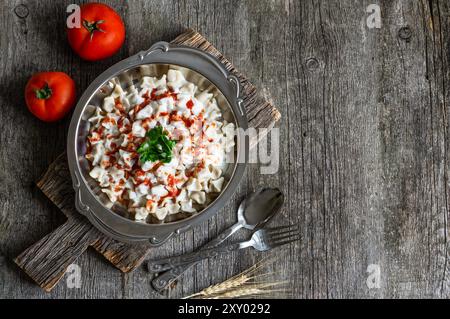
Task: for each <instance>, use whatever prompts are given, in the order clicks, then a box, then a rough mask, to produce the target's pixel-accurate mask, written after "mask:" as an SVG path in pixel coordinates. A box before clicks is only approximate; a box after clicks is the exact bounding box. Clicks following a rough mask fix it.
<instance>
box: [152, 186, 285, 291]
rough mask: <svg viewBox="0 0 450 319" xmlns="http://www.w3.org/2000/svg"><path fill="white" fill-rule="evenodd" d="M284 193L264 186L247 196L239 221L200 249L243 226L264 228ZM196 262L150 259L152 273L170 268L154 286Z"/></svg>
mask: <svg viewBox="0 0 450 319" xmlns="http://www.w3.org/2000/svg"><path fill="white" fill-rule="evenodd" d="M283 202H284V195H283V193H281V191H280V190H279V189H277V188H262V189H259V190H257V191H255V192H253V193H251V194H250V195H249V196H247V197H246V198H245V199H244V200H243V201H242V202H241V204H240V205H239V208H238V211H237V216H238V221H237V223H236V224H234V225H233V226H231V227H229V228H227V229H226V230H225V231H223V232H222V233H221V234H220V235H219V236H218V237H217V238H216V239H214V240H212V241H210V242H209V243H207V244H206V245H204V246H203V247H202V248H200V250H203V249H210V248H213V247H216V246H218V245H220V244H221V243H222V242H223V241H225V240H226V239H227V238H228V237H230V236H231V235H233V234H234V233H235V232H236V231H238V230H239V229H241V228H246V229H248V230H257V229H259V228H262V227H263V226H264V225H265V224H266V223H267V222H268V221H269V220H270V219H271V218H272V217H273V216H275V215H276V214H277V213H278V212H279V211H280V208H281V207H282V206H283ZM195 264H196V263H195V262H193V263H190V264H186V265H183V266H178V267H173V266H172V265H171V263H170V258H166V259H161V260H156V261H152V260H151V261H149V262H148V264H147V266H148V270H149V272H151V273H158V272H161V271H165V270H169V269H170V270H169V271H166V272H165V273H163V274H162V275H160V276H158V277H156V278H155V279H153V281H152V286H153V287H154V288H155V289H156V290H162V289H164V288H165V287H167V286H168V285H169V284H170V283H171V282H172V281H173V280H175V279H176V278H178V277H179V276H180V275H182V274H183V273H184V272H185V271H186V270H187V269H188V268H190V267H191V266H193V265H195Z"/></svg>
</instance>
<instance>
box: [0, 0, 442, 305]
mask: <svg viewBox="0 0 450 319" xmlns="http://www.w3.org/2000/svg"><path fill="white" fill-rule="evenodd" d="M70 2H73V1H66V2H64V1H58V2H55V1H39V2H38V1H31V0H28V1H20V2H19V1H6V2H2V4H0V26H2V30H4V32H2V33H1V34H0V52H1V53H2V54H0V64H1V65H2V66H3V67H2V69H1V70H0V93H1V94H0V106H1V107H2V121H0V130H1V132H2V134H0V145H1V147H0V181H1V182H2V183H0V266H1V267H0V280H1V282H2V283H4V284H3V285H0V296H7V297H14V296H15V297H17V296H22V297H30V298H42V297H68V298H70V297H81V298H91V297H125V298H136V297H142V298H157V297H164V296H158V295H156V294H155V293H154V292H152V290H151V289H150V280H151V278H149V276H148V275H147V274H146V272H145V270H144V269H141V268H139V269H137V270H136V271H134V272H133V273H129V274H121V273H120V272H117V271H115V270H114V269H113V268H112V267H110V266H109V265H108V264H107V263H105V262H103V261H102V260H101V259H100V258H99V257H97V256H96V255H95V254H94V253H90V254H88V255H83V256H81V257H80V260H79V262H77V263H78V264H80V266H81V268H82V270H83V272H82V277H83V281H82V282H83V283H82V288H81V289H68V288H67V287H66V286H65V285H58V286H57V287H55V289H54V290H53V291H52V292H51V293H50V294H47V295H44V294H43V293H42V292H41V290H40V289H39V288H36V287H35V286H34V284H32V283H31V282H30V281H29V280H27V277H26V275H22V273H21V272H20V271H18V269H17V268H16V267H15V266H14V265H13V264H12V262H11V259H12V258H13V257H14V256H15V255H17V254H18V253H19V252H20V251H21V250H23V249H24V248H25V247H27V246H28V245H29V244H31V243H33V242H35V241H37V240H38V239H39V238H41V237H42V236H44V235H45V234H47V233H48V232H50V231H51V230H52V229H55V228H57V227H58V225H60V224H61V222H62V218H61V217H60V212H59V211H58V210H57V209H56V208H54V207H53V205H52V204H51V203H48V201H46V200H45V199H44V198H43V196H42V195H41V194H40V192H39V191H36V190H33V189H32V187H31V186H30V185H31V184H32V183H33V182H34V181H35V180H37V179H38V177H39V176H40V174H41V173H42V172H43V171H44V170H45V168H46V166H47V165H48V163H49V162H50V161H51V160H53V159H54V158H56V156H57V155H58V154H59V153H60V152H61V151H62V150H64V144H65V140H64V136H65V133H64V132H65V129H66V127H67V122H68V121H65V122H62V123H60V124H56V125H54V126H48V125H46V124H43V123H40V122H38V121H36V120H34V119H33V118H32V116H30V115H29V114H28V113H27V111H26V110H25V108H24V107H23V105H18V104H21V103H22V102H20V103H18V102H17V101H18V98H19V97H20V96H21V94H22V93H21V91H22V88H23V86H24V83H25V81H26V78H27V76H28V74H30V73H31V72H33V71H38V70H42V69H48V68H59V69H61V70H63V71H67V72H70V73H71V74H72V75H73V76H74V77H75V79H76V81H77V83H79V92H82V90H83V89H84V88H85V87H86V86H87V85H88V84H89V83H90V82H91V81H92V80H93V78H95V76H96V75H98V74H99V73H100V72H101V71H102V70H103V69H105V68H106V67H108V66H109V65H111V64H112V63H113V62H115V61H118V60H120V59H122V58H125V57H126V56H129V55H131V54H135V53H137V52H138V51H140V50H143V49H146V48H148V45H149V44H150V43H153V42H155V41H159V40H168V39H172V38H174V37H176V36H177V35H178V34H179V33H180V32H182V31H183V29H184V28H185V27H192V28H194V29H196V30H198V31H199V32H200V33H202V34H204V35H205V36H206V37H207V38H208V39H209V40H210V41H211V42H212V43H214V45H215V46H216V47H217V48H218V49H219V51H220V52H222V53H223V54H224V55H225V56H227V57H229V58H231V62H232V63H233V64H234V65H235V66H236V67H237V68H238V69H239V70H241V71H243V73H245V75H246V76H247V77H248V78H250V79H251V80H252V82H253V83H254V84H255V86H256V87H260V88H264V90H263V93H264V96H265V98H266V99H267V100H269V101H273V104H274V105H277V106H278V107H279V110H280V112H281V114H283V118H282V123H281V125H280V136H281V141H282V142H281V143H280V170H279V171H278V174H275V175H261V174H260V170H259V166H258V165H251V166H250V167H249V169H248V171H247V173H246V176H245V177H244V182H243V183H242V185H241V187H240V189H239V191H238V192H239V193H238V194H236V196H234V197H233V199H232V200H231V201H230V203H229V204H228V205H227V206H226V207H225V208H224V210H223V212H222V213H221V214H219V215H217V216H215V217H214V218H213V219H211V220H210V221H209V222H208V223H207V224H205V225H202V226H201V227H198V228H196V229H195V230H193V231H189V232H187V233H186V234H183V235H182V236H180V237H178V238H174V239H173V240H171V241H169V242H168V243H167V244H165V245H164V246H162V247H161V248H159V249H158V250H154V251H152V252H151V256H152V257H159V256H169V255H172V254H175V253H180V252H183V251H190V250H192V249H193V248H194V247H198V246H200V245H201V244H202V243H204V242H205V241H206V240H207V239H208V238H210V237H213V236H214V235H215V234H217V232H218V231H220V230H221V229H223V228H224V227H225V226H227V225H229V224H231V223H232V222H233V221H234V213H233V212H234V209H235V208H236V206H237V204H238V202H239V200H240V198H241V196H243V195H244V193H245V192H246V191H248V190H250V189H252V188H254V187H258V186H261V185H270V186H278V187H280V188H281V189H282V190H283V191H284V192H285V193H286V198H287V199H288V200H287V202H286V206H285V209H284V210H283V212H282V215H283V217H284V219H285V220H283V219H282V218H280V219H277V220H276V221H274V223H280V224H281V223H283V222H285V221H286V220H290V221H298V222H300V224H301V225H302V230H303V239H302V241H301V242H300V243H299V244H295V245H290V246H289V247H287V248H286V249H284V250H280V251H276V252H273V255H274V256H275V257H276V262H275V264H274V266H273V270H274V271H276V272H277V276H278V277H277V278H278V279H286V278H287V279H288V280H289V281H290V284H289V286H290V288H291V290H292V295H293V296H294V297H297V298H323V297H334V298H342V297H349V298H352V297H356V298H367V297H369V298H370V297H374V298H381V297H441V298H450V275H449V274H450V262H449V260H450V259H449V257H450V256H449V252H450V247H449V240H448V238H449V235H448V234H449V225H448V220H449V213H448V209H449V207H448V205H449V204H448V198H447V197H448V174H449V171H448V163H449V158H448V156H449V152H448V150H449V147H450V144H449V143H450V140H449V138H448V127H449V114H448V112H449V110H448V103H449V102H448V101H449V100H450V95H449V94H450V93H449V92H450V90H448V89H447V87H448V84H449V83H450V79H449V77H450V72H449V65H448V63H449V61H448V58H447V57H448V56H449V55H450V52H449V46H448V44H447V42H448V41H447V36H448V34H449V31H450V20H449V19H448V16H449V15H450V7H449V3H448V1H445V0H431V1H427V0H412V1H411V0H380V1H370V0H363V1H360V0H339V1H337V0H334V1H325V0H323V1H295V0H277V1H259V0H245V1H234V0H229V1H210V0H208V1H206V0H205V1H197V0H192V1H191V0H181V1H175V0H164V1H156V0H151V1H129V2H118V1H108V3H110V4H112V6H113V7H115V8H116V9H117V10H119V11H120V13H121V14H122V16H123V17H124V19H125V23H126V25H127V30H128V36H127V40H126V41H127V42H126V45H125V46H124V48H123V49H122V50H121V52H120V53H119V54H118V55H117V56H115V57H114V58H112V59H110V60H107V61H104V62H101V63H95V64H92V63H85V62H82V61H79V60H78V59H77V58H74V57H73V55H72V53H71V51H70V49H69V48H68V46H67V45H66V43H65V39H64V34H63V33H58V32H54V30H55V23H56V21H55V20H56V19H59V18H58V17H63V16H64V15H65V13H64V7H62V6H63V5H65V4H66V3H70ZM61 3H63V4H61ZM18 4H25V5H26V6H28V8H29V9H30V13H29V15H28V17H26V18H19V17H17V16H16V15H14V13H13V10H14V7H15V6H16V5H18ZM369 4H379V5H380V6H381V14H382V27H381V29H369V28H367V25H366V24H365V21H366V18H367V16H368V14H367V13H366V12H365V11H366V8H367V6H368V5H369ZM48 17H53V18H52V19H49V18H48ZM62 23H63V20H62V19H60V20H59V25H60V26H61V27H62ZM56 24H57V23H56ZM406 26H408V27H409V29H402V30H403V31H401V34H402V36H401V37H400V36H399V32H400V29H401V28H402V27H406ZM409 35H410V36H409ZM30 57H32V58H30ZM55 132H57V133H58V134H55ZM24 149H27V152H24V151H22V150H24ZM18 212H21V213H18ZM49 212H51V213H50V214H49ZM237 237H238V238H244V237H245V234H239V235H238V236H237ZM261 257H262V256H261V255H259V254H257V253H255V252H251V251H247V252H240V253H239V254H235V255H230V256H223V257H220V258H218V259H216V260H211V261H207V262H203V263H201V264H199V265H197V266H196V267H194V268H193V269H192V270H190V271H189V272H188V274H187V275H186V276H184V277H183V278H182V280H181V281H180V282H179V284H178V286H177V287H175V288H174V289H173V290H172V291H171V292H170V295H169V296H170V297H180V296H182V295H186V294H189V293H192V292H193V291H196V290H199V289H201V288H204V287H205V286H207V285H209V284H210V283H212V282H218V281H221V280H223V279H226V278H227V277H229V276H230V275H231V274H234V273H237V272H239V271H241V270H243V269H244V268H245V267H246V266H248V265H250V264H252V263H253V262H254V261H255V260H259V259H260V258H261ZM369 264H377V265H379V266H380V270H381V286H380V288H379V289H376V288H374V289H369V288H368V287H367V285H366V279H367V275H368V273H367V267H368V265H369Z"/></svg>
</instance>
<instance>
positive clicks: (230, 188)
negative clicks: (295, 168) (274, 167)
mask: <svg viewBox="0 0 450 319" xmlns="http://www.w3.org/2000/svg"><path fill="white" fill-rule="evenodd" d="M161 46H163V49H162V52H167V51H169V50H170V51H173V50H178V51H179V50H182V51H187V52H189V53H195V54H202V55H205V54H207V55H209V54H208V53H206V52H204V51H201V50H199V49H196V48H192V47H187V46H182V45H173V44H168V43H166V42H158V43H156V44H155V45H154V46H152V48H156V50H159V49H160V48H161ZM152 48H150V49H149V50H148V51H144V52H140V53H138V54H136V55H134V56H131V57H129V58H127V59H125V60H122V61H119V62H118V63H116V64H114V65H113V66H111V67H109V68H108V69H107V70H106V71H104V72H103V73H101V74H100V75H99V76H98V77H97V78H96V79H95V80H94V81H92V83H91V84H90V85H89V86H88V87H87V88H86V90H85V91H84V93H83V95H82V96H81V97H80V99H79V101H78V103H77V105H76V107H75V111H74V113H73V115H72V120H71V123H70V127H69V134H68V137H67V154H68V161H69V169H70V171H71V176H72V181H73V184H74V188H75V190H76V192H77V194H76V195H77V196H76V202H78V201H80V202H81V203H82V201H81V199H82V195H81V192H79V193H78V191H79V190H80V188H82V187H83V188H84V189H85V191H87V193H88V195H89V198H83V199H84V200H86V201H89V206H91V207H89V206H88V205H86V206H87V209H88V211H85V210H84V209H83V207H81V209H80V207H79V205H77V210H78V211H79V212H80V213H82V214H83V215H86V214H85V213H88V214H87V215H88V216H87V217H88V218H89V217H92V218H96V219H97V220H96V221H93V220H92V218H89V219H90V220H91V222H93V223H94V224H96V222H97V223H98V222H103V223H104V221H103V220H102V219H100V217H98V216H97V214H96V211H95V209H102V210H104V211H106V212H107V213H108V214H109V215H110V216H111V218H113V219H115V220H117V221H118V222H120V223H124V225H125V224H126V225H127V226H130V227H134V228H138V227H139V228H142V229H147V230H151V229H153V230H154V229H162V228H167V230H168V231H169V229H168V228H170V229H173V230H176V232H177V233H180V232H182V231H184V230H182V229H180V226H181V227H183V226H193V225H195V223H196V222H199V221H201V220H203V219H209V218H210V217H211V216H212V215H213V214H214V213H216V212H217V211H219V210H220V209H221V208H222V207H223V206H224V204H225V203H226V201H228V199H229V197H231V196H232V195H233V193H234V192H235V191H236V188H237V187H238V184H239V182H240V181H241V179H242V176H243V175H244V171H245V168H246V165H247V161H248V148H249V143H248V137H247V136H245V135H244V136H240V135H239V134H238V135H237V142H236V157H235V163H230V164H233V170H232V173H231V175H230V179H229V181H228V183H227V185H226V186H225V188H224V189H223V190H222V191H221V192H220V193H219V195H218V196H217V197H216V198H214V200H213V201H211V202H210V203H209V204H208V206H206V207H205V208H203V209H202V210H201V211H199V212H197V213H194V214H192V215H191V216H188V217H186V218H182V219H179V220H175V221H171V222H165V223H146V222H138V221H135V220H132V219H130V218H127V217H124V216H121V215H120V214H118V213H116V212H114V211H113V210H112V209H110V208H109V207H107V206H106V205H104V204H103V203H102V202H101V201H100V200H99V198H98V196H97V195H96V194H95V193H94V192H93V190H92V188H91V187H90V186H89V184H88V182H87V180H86V179H85V178H84V176H83V174H81V168H80V162H79V156H80V155H79V154H78V151H77V147H76V143H77V137H78V132H79V129H80V123H81V121H82V115H83V112H84V110H85V108H86V107H87V106H88V105H89V102H90V101H91V99H92V97H93V96H94V95H95V94H96V93H97V92H98V90H99V89H100V88H101V87H102V86H103V85H105V84H107V83H108V82H109V81H111V79H113V78H114V77H117V76H120V75H121V74H123V73H125V72H128V71H130V70H132V69H136V68H139V67H141V66H144V65H151V64H154V65H155V64H156V65H158V64H159V65H169V67H170V66H172V65H173V66H178V67H182V68H186V69H189V70H191V71H193V72H195V73H197V74H199V75H201V76H202V77H204V78H205V79H207V80H208V81H209V82H210V83H211V84H212V85H214V86H215V88H216V89H217V90H218V91H219V92H220V93H221V94H222V95H223V97H224V98H225V100H226V102H227V104H228V107H229V109H230V111H231V112H232V115H233V117H234V121H235V124H236V128H237V129H238V131H241V130H239V129H243V130H247V128H248V120H247V116H246V113H245V110H244V112H242V109H243V104H242V103H243V100H242V97H241V94H242V90H241V88H240V83H239V80H237V81H238V83H236V85H237V89H236V90H237V92H236V98H234V99H231V98H230V94H227V93H226V92H224V91H223V90H222V89H221V87H224V85H221V84H220V83H217V81H216V80H214V79H211V78H210V77H209V76H208V75H206V74H205V72H202V70H198V69H196V68H194V67H191V66H190V65H189V63H179V61H177V62H165V61H163V62H158V61H150V62H149V61H148V59H146V58H145V57H146V56H148V55H149V53H148V52H152V51H151V50H152ZM153 50H155V49H153ZM143 56H144V58H143ZM209 56H210V57H209V58H211V57H212V56H211V55H209ZM212 58H214V57H212ZM214 59H215V58H214ZM215 61H216V62H218V61H217V60H215ZM220 65H221V66H222V68H223V69H222V70H220V71H221V72H222V73H223V75H224V76H225V77H226V79H227V80H229V79H230V78H235V79H237V78H236V77H235V76H234V75H231V73H230V72H229V71H228V70H226V69H225V67H224V66H223V65H222V64H220ZM224 70H225V72H224ZM229 81H230V82H231V80H229ZM239 108H240V109H239ZM242 113H243V114H242ZM226 196H228V198H225V197H226ZM92 200H93V201H94V203H92ZM78 204H79V203H78ZM93 204H94V205H93ZM80 210H81V211H80ZM97 226H99V225H97ZM104 226H106V227H107V228H109V229H108V234H109V235H111V231H115V229H114V228H112V227H110V226H109V225H104ZM97 228H98V227H97ZM188 228H190V227H188ZM112 235H113V237H115V236H114V234H112ZM119 235H121V236H123V235H124V234H122V233H120V232H119ZM125 236H128V235H125ZM150 236H152V234H149V235H148V236H146V237H145V239H148V237H150ZM135 239H138V240H142V239H144V238H143V237H134V239H133V241H135Z"/></svg>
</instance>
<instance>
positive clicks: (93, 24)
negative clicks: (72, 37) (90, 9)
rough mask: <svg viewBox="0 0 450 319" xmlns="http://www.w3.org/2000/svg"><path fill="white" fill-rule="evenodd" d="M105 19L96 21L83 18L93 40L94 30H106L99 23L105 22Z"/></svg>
mask: <svg viewBox="0 0 450 319" xmlns="http://www.w3.org/2000/svg"><path fill="white" fill-rule="evenodd" d="M104 22H105V20H98V21H94V22H89V21H87V20H83V26H84V27H85V28H86V30H88V31H89V33H90V34H91V41H92V38H93V37H94V32H95V31H100V32H105V31H104V30H102V29H101V28H100V27H99V25H100V24H102V23H104Z"/></svg>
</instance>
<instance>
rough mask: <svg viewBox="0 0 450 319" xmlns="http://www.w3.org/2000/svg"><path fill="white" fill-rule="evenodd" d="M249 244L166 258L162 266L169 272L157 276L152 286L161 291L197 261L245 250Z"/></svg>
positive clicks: (214, 248) (232, 245) (203, 250)
mask: <svg viewBox="0 0 450 319" xmlns="http://www.w3.org/2000/svg"><path fill="white" fill-rule="evenodd" d="M249 242H250V241H249ZM249 242H244V243H236V244H231V245H227V246H220V247H213V248H209V249H201V250H198V251H195V252H192V253H190V254H187V255H182V256H177V257H172V258H167V259H165V260H164V266H165V267H167V269H170V270H169V271H167V272H165V273H163V274H162V275H161V276H158V277H156V278H155V279H153V281H152V286H153V287H154V288H155V289H156V290H162V289H164V288H165V287H166V286H167V285H169V284H170V283H171V282H172V280H173V279H175V278H177V277H178V276H180V275H181V274H182V273H183V272H185V271H186V269H187V268H189V267H190V266H192V265H195V264H196V263H198V262H199V261H201V260H203V259H206V258H211V257H216V256H218V255H220V254H223V253H227V252H231V251H234V250H239V249H242V248H246V247H248V246H249V244H248V243H249ZM161 265H162V264H161ZM169 267H170V268H169Z"/></svg>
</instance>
